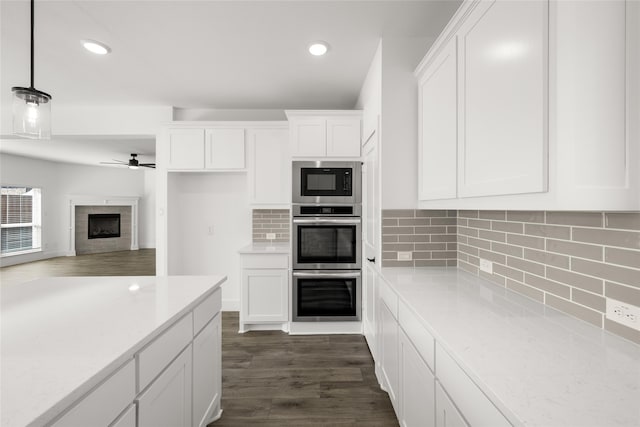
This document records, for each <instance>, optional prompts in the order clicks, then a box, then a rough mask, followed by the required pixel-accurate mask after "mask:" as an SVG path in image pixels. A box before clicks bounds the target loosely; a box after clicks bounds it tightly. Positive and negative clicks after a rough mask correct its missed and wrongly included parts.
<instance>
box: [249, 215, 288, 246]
mask: <svg viewBox="0 0 640 427" xmlns="http://www.w3.org/2000/svg"><path fill="white" fill-rule="evenodd" d="M290 225H291V218H290V214H289V209H254V210H253V241H254V242H255V243H258V242H288V241H289V236H290V231H289V230H290V228H291V227H290ZM267 233H273V234H275V239H267Z"/></svg>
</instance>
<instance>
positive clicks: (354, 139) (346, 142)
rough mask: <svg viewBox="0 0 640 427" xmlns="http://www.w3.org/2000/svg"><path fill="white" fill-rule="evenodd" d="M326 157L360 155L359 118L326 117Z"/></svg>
mask: <svg viewBox="0 0 640 427" xmlns="http://www.w3.org/2000/svg"><path fill="white" fill-rule="evenodd" d="M327 157H360V119H359V118H340V119H327Z"/></svg>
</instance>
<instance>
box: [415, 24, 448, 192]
mask: <svg viewBox="0 0 640 427" xmlns="http://www.w3.org/2000/svg"><path fill="white" fill-rule="evenodd" d="M457 73H458V71H457V50H456V37H455V36H454V37H452V38H451V40H450V41H449V43H448V44H447V45H446V46H445V47H444V48H443V50H442V52H440V54H439V55H438V56H437V57H436V58H435V59H434V60H433V62H432V63H431V65H430V66H429V68H428V69H427V70H426V72H425V74H424V76H423V77H422V79H421V82H420V89H419V97H420V124H419V126H420V129H419V134H420V136H419V138H420V139H419V146H418V152H419V153H418V156H419V157H418V158H419V162H420V164H419V182H418V184H419V185H418V186H419V188H418V191H419V199H420V200H437V199H452V198H455V197H456V196H457V180H458V177H457V170H458V169H457V160H458V132H457V123H458V98H457V96H458V95H457V94H458V87H457V85H458V81H457V80H458V79H457Z"/></svg>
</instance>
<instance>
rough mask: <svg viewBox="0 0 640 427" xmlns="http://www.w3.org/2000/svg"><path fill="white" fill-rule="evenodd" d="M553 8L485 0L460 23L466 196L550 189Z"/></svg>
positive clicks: (462, 187)
mask: <svg viewBox="0 0 640 427" xmlns="http://www.w3.org/2000/svg"><path fill="white" fill-rule="evenodd" d="M548 8H549V7H548V2H546V1H510V0H483V1H481V2H480V4H479V5H478V6H477V7H476V9H474V11H473V12H472V14H471V16H470V17H469V18H468V19H467V20H466V21H465V23H464V24H463V25H462V27H461V28H460V31H459V33H458V42H459V46H458V47H459V52H458V60H459V63H458V70H459V75H460V80H459V83H460V85H459V93H458V99H459V125H458V132H459V135H458V137H459V145H458V149H459V151H458V159H459V165H458V166H459V170H458V186H459V187H458V191H459V195H460V196H461V197H472V196H488V195H504V194H519V193H534V192H543V191H546V190H547V164H548V159H547V145H548V144H547V143H548V141H547V140H548V136H547V122H548V99H547V98H548V96H547V87H548V82H547V68H548V67H547V63H548V47H547V46H548V42H547V39H548Z"/></svg>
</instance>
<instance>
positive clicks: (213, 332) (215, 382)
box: [193, 313, 222, 427]
mask: <svg viewBox="0 0 640 427" xmlns="http://www.w3.org/2000/svg"><path fill="white" fill-rule="evenodd" d="M220 318H221V314H220V313H218V314H217V315H216V317H214V318H213V319H212V320H211V321H210V322H209V323H208V324H207V326H205V327H204V329H203V330H202V331H201V332H200V333H199V334H198V335H197V336H196V337H195V338H194V339H193V426H194V427H204V426H206V425H207V424H208V422H209V420H210V419H211V417H212V416H215V415H217V409H218V405H219V404H220V392H221V385H222V384H221V376H220V375H221V354H222V353H221V348H220V344H221V330H220V327H221V322H220Z"/></svg>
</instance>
